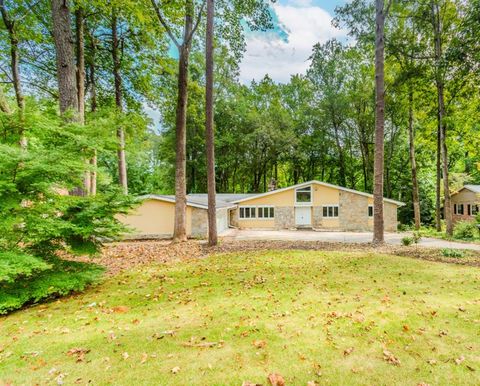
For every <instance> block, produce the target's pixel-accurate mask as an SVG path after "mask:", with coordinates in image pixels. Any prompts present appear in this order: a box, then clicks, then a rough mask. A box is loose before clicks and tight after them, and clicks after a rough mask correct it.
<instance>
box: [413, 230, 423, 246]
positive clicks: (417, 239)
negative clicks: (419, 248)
mask: <svg viewBox="0 0 480 386" xmlns="http://www.w3.org/2000/svg"><path fill="white" fill-rule="evenodd" d="M412 238H413V242H414V243H415V244H418V243H419V242H420V240H421V239H422V235H421V234H420V232H413V236H412Z"/></svg>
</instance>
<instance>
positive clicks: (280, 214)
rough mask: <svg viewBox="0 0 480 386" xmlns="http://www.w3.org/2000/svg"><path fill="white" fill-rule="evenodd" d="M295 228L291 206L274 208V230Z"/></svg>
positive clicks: (293, 212)
mask: <svg viewBox="0 0 480 386" xmlns="http://www.w3.org/2000/svg"><path fill="white" fill-rule="evenodd" d="M294 227H295V208H294V207H293V206H276V207H275V228H277V229H289V228H294Z"/></svg>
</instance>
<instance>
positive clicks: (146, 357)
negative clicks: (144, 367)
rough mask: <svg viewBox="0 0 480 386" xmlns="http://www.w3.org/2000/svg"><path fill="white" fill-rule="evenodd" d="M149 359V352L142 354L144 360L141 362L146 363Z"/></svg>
mask: <svg viewBox="0 0 480 386" xmlns="http://www.w3.org/2000/svg"><path fill="white" fill-rule="evenodd" d="M147 359H148V354H147V353H146V352H144V353H143V354H142V360H141V361H140V363H142V364H143V363H145V362H146V361H147Z"/></svg>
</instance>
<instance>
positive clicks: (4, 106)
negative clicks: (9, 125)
mask: <svg viewBox="0 0 480 386" xmlns="http://www.w3.org/2000/svg"><path fill="white" fill-rule="evenodd" d="M0 111H2V112H4V113H5V114H11V113H12V110H11V109H10V105H9V104H8V101H7V98H5V94H4V92H3V88H2V87H1V86H0Z"/></svg>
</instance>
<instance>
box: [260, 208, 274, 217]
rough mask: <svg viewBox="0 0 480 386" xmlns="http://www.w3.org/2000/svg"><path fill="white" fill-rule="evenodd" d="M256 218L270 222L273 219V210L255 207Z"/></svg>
mask: <svg viewBox="0 0 480 386" xmlns="http://www.w3.org/2000/svg"><path fill="white" fill-rule="evenodd" d="M257 216H258V218H259V219H265V220H271V219H273V218H275V208H274V207H273V206H257Z"/></svg>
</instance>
